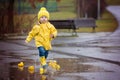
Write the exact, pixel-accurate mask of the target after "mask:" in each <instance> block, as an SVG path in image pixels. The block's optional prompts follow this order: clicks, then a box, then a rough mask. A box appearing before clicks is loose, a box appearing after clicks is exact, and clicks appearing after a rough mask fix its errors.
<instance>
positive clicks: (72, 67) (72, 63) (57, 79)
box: [0, 57, 104, 80]
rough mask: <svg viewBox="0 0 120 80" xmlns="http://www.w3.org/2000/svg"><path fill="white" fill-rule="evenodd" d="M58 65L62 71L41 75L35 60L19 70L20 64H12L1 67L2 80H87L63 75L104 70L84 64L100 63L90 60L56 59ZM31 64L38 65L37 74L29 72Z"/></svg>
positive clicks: (29, 61) (0, 77)
mask: <svg viewBox="0 0 120 80" xmlns="http://www.w3.org/2000/svg"><path fill="white" fill-rule="evenodd" d="M55 60H57V62H58V64H60V66H61V70H60V71H58V72H56V73H55V74H53V75H52V76H51V75H50V74H47V75H40V74H39V62H36V63H34V61H33V60H28V59H27V60H25V63H26V64H25V66H24V67H23V68H18V66H17V64H18V63H19V62H12V63H9V64H8V63H6V64H3V65H0V67H1V70H0V71H1V72H0V80H78V79H79V80H86V79H85V78H83V77H80V76H79V77H75V76H72V77H71V76H63V75H62V74H63V73H80V72H100V71H104V69H102V68H100V67H97V66H92V65H88V64H87V65H86V64H82V63H85V62H98V61H97V60H93V59H88V58H82V57H81V58H55ZM31 64H33V65H36V68H35V72H33V73H30V72H29V71H28V66H30V65H31Z"/></svg>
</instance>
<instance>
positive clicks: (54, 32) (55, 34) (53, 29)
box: [50, 24, 57, 38]
mask: <svg viewBox="0 0 120 80" xmlns="http://www.w3.org/2000/svg"><path fill="white" fill-rule="evenodd" d="M50 30H51V34H53V35H54V38H55V37H56V36H57V30H56V28H55V27H54V26H53V25H52V24H51V27H50Z"/></svg>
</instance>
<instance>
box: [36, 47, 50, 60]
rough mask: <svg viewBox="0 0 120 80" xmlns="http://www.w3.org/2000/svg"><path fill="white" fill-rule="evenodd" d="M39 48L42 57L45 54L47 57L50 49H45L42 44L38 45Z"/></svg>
mask: <svg viewBox="0 0 120 80" xmlns="http://www.w3.org/2000/svg"><path fill="white" fill-rule="evenodd" d="M38 50H39V56H40V57H42V56H45V58H47V57H48V50H45V48H44V47H42V46H40V47H38Z"/></svg>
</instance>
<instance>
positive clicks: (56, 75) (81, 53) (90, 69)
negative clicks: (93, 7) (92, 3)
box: [0, 6, 120, 80]
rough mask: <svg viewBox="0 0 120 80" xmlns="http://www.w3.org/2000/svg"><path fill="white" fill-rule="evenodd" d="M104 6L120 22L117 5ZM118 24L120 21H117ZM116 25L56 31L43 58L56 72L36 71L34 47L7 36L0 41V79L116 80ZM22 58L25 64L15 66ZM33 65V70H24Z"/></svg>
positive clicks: (119, 58) (119, 40) (119, 65)
mask: <svg viewBox="0 0 120 80" xmlns="http://www.w3.org/2000/svg"><path fill="white" fill-rule="evenodd" d="M107 9H108V10H109V11H110V12H111V13H112V14H113V15H114V16H115V17H116V19H117V20H118V23H120V20H119V19H120V16H119V12H120V6H110V7H107ZM119 25H120V24H119ZM119 33H120V26H119V27H118V29H117V30H116V31H115V32H99V33H78V34H77V36H71V33H59V34H58V37H57V38H56V39H55V40H53V42H52V46H53V49H52V50H51V51H50V52H49V56H48V59H47V61H49V60H56V61H57V63H58V64H59V65H60V66H61V69H60V71H55V70H50V72H53V73H48V74H44V75H40V74H39V68H40V64H39V57H38V50H37V48H36V47H35V45H34V41H33V40H32V41H31V42H30V43H29V44H26V43H25V42H24V40H25V38H26V36H8V37H7V39H5V40H0V80H120V76H119V75H120V54H119V53H120V35H119ZM21 61H23V62H24V64H25V66H24V68H22V69H19V68H18V66H17V65H18V63H19V62H21ZM31 65H32V66H35V72H34V73H30V72H29V71H28V67H29V66H31Z"/></svg>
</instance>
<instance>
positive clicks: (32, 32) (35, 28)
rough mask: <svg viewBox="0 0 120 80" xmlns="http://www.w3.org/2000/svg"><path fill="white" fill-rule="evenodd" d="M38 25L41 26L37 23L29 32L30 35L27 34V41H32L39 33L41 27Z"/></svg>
mask: <svg viewBox="0 0 120 80" xmlns="http://www.w3.org/2000/svg"><path fill="white" fill-rule="evenodd" d="M38 27H39V26H37V25H35V26H34V27H33V28H32V30H31V31H30V32H29V34H28V36H27V38H26V41H27V42H30V41H31V40H32V39H33V38H34V37H35V35H37V34H38V32H39V28H38Z"/></svg>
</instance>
